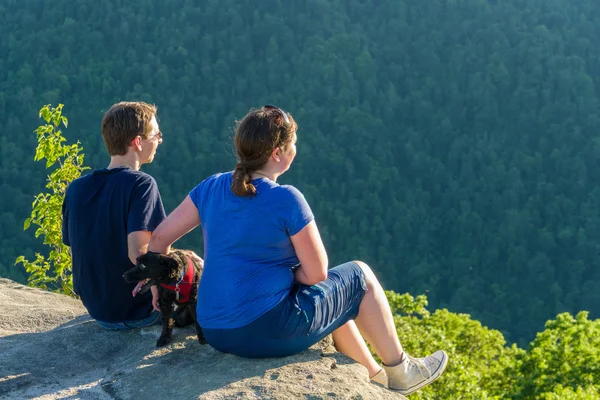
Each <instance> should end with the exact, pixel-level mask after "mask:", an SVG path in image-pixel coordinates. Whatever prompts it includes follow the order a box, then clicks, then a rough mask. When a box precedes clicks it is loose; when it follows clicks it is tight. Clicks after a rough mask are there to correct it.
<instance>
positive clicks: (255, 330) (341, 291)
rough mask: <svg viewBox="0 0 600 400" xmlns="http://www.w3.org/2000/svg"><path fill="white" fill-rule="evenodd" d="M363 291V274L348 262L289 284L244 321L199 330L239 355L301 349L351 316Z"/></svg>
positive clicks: (276, 354) (285, 353)
mask: <svg viewBox="0 0 600 400" xmlns="http://www.w3.org/2000/svg"><path fill="white" fill-rule="evenodd" d="M366 291H367V285H366V280H365V274H364V272H363V270H362V269H361V268H360V267H359V266H358V265H357V264H356V263H355V262H348V263H345V264H342V265H339V266H337V267H335V268H332V269H330V270H329V271H328V272H327V279H326V280H324V281H323V282H319V283H318V284H316V285H313V286H307V285H302V284H295V285H294V286H293V287H292V290H291V292H290V294H289V296H287V297H286V298H284V299H283V300H282V301H281V302H280V303H279V304H277V305H276V306H275V307H274V308H273V309H271V310H270V311H267V312H266V313H265V314H263V315H262V316H260V317H259V318H258V319H256V320H255V321H253V322H251V323H250V324H248V325H246V326H243V327H241V328H235V329H205V328H203V329H202V330H203V332H204V336H205V337H206V341H207V342H208V343H209V344H210V345H211V346H212V347H214V348H215V349H217V350H219V351H222V352H224V353H232V354H235V355H238V356H240V357H248V358H265V357H285V356H289V355H292V354H296V353H299V352H301V351H303V350H306V349H307V348H309V347H310V346H312V345H313V344H315V343H317V342H318V341H319V340H321V339H323V338H324V337H325V336H327V335H329V334H330V333H331V332H333V331H334V330H336V329H337V328H339V327H340V326H342V325H344V324H345V323H346V322H348V321H350V320H352V319H354V318H356V316H357V315H358V308H359V306H360V303H361V301H362V299H363V297H364V295H365V292H366Z"/></svg>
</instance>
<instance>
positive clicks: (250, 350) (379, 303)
mask: <svg viewBox="0 0 600 400" xmlns="http://www.w3.org/2000/svg"><path fill="white" fill-rule="evenodd" d="M297 128H298V126H297V124H296V122H295V121H294V119H293V118H292V116H291V115H290V114H288V113H286V112H284V111H283V110H281V109H279V108H277V107H275V106H264V107H262V108H260V109H257V110H251V111H250V112H249V113H248V114H247V115H246V116H245V117H244V118H243V119H242V120H241V121H240V122H239V123H238V126H237V129H236V133H235V139H234V142H235V147H236V150H237V157H238V163H237V165H236V166H235V170H234V171H233V172H229V173H224V174H216V175H213V176H211V177H209V178H207V179H206V180H204V181H203V182H201V183H200V184H199V185H198V186H196V187H195V188H194V189H192V191H191V192H190V193H189V195H188V196H187V197H186V198H185V200H184V201H183V202H182V203H181V204H180V205H179V206H178V207H177V208H176V209H175V210H174V211H173V213H172V214H171V215H169V216H168V217H167V219H166V220H165V221H164V222H163V223H161V224H160V226H159V227H158V228H157V229H156V230H155V231H154V232H153V234H152V238H151V240H150V245H149V250H151V251H156V252H162V253H167V252H168V251H169V248H170V246H171V245H172V244H173V243H174V242H175V241H176V240H177V239H179V238H180V237H181V236H183V235H185V234H186V233H188V232H189V231H190V230H192V229H194V228H195V227H196V226H198V225H199V224H202V229H203V231H202V232H203V236H204V256H205V260H204V262H205V264H204V265H205V267H204V272H203V276H202V280H201V282H200V288H199V294H198V313H197V314H198V323H199V324H200V325H201V326H202V329H203V331H204V335H205V336H206V340H207V341H208V343H209V344H210V345H211V346H213V347H214V348H216V349H217V350H220V351H223V352H227V353H233V354H236V355H238V356H241V357H283V356H287V355H290V354H294V353H298V352H300V351H303V350H305V349H307V348H308V347H309V346H311V345H312V344H314V343H316V342H317V341H319V340H321V339H322V338H323V337H325V336H326V335H328V334H330V333H332V334H333V340H334V342H335V346H336V348H337V349H338V351H340V352H342V353H344V354H346V355H348V356H349V357H351V358H352V359H354V360H356V361H357V362H359V363H361V364H362V365H364V366H365V367H366V368H367V370H368V371H369V376H370V378H371V379H372V380H374V381H375V382H378V383H380V384H382V385H384V386H386V387H389V388H390V389H392V390H395V391H398V392H400V393H402V394H410V393H412V392H414V391H416V390H418V389H420V388H422V387H423V386H425V385H427V384H429V383H431V382H433V380H435V379H436V378H438V377H439V376H440V375H441V374H442V372H443V371H444V369H445V368H446V364H447V360H448V357H447V355H446V353H445V352H443V351H437V352H435V353H433V354H432V355H430V356H428V357H425V358H423V359H417V358H413V357H411V356H409V355H407V354H406V353H405V352H404V351H403V350H402V347H401V346H400V342H399V340H398V336H397V334H396V328H395V326H394V319H393V317H392V313H391V311H390V307H389V304H388V302H387V299H386V297H385V294H384V291H383V289H382V288H381V285H380V284H379V282H378V281H377V278H376V277H375V275H374V274H373V272H372V271H371V269H370V268H369V267H368V266H367V265H366V264H365V263H363V262H360V261H353V262H348V263H345V264H342V265H340V266H337V267H335V268H332V269H330V270H328V269H327V263H328V260H327V253H326V252H325V248H324V246H323V242H322V241H321V237H320V235H319V231H318V229H317V225H316V223H315V221H314V217H313V214H312V211H311V209H310V207H309V205H308V203H307V202H306V200H305V199H304V196H303V195H302V194H301V193H300V192H299V191H298V190H297V189H296V188H294V187H293V186H288V185H283V186H281V185H278V184H277V183H276V182H277V178H278V177H279V176H280V175H281V174H283V173H284V172H285V171H287V170H288V169H289V167H290V165H291V163H292V161H293V160H294V157H295V156H296V131H297ZM155 306H156V302H155ZM361 334H362V336H361ZM363 336H364V338H365V339H366V340H367V341H368V342H369V343H371V345H372V346H373V349H374V350H375V351H376V352H377V354H378V355H379V357H380V358H381V360H382V362H383V368H382V367H380V366H379V365H378V364H377V362H376V361H375V360H374V359H373V357H372V356H371V354H370V352H369V349H368V348H367V346H366V344H365V341H364V340H363Z"/></svg>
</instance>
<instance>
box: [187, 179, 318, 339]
mask: <svg viewBox="0 0 600 400" xmlns="http://www.w3.org/2000/svg"><path fill="white" fill-rule="evenodd" d="M231 178H232V173H231V172H229V173H225V174H216V175H213V176H211V177H209V178H207V179H206V180H204V181H203V182H202V183H200V184H199V185H198V186H196V187H195V188H194V189H192V191H191V192H190V198H191V199H192V201H193V202H194V204H195V205H196V207H197V208H198V212H199V214H200V221H201V223H202V232H203V236H204V272H203V274H202V279H201V281H200V288H199V290H198V307H197V310H198V312H197V314H198V323H199V324H200V325H201V326H202V327H205V328H209V329H232V328H239V327H242V326H245V325H248V324H249V323H251V322H252V321H254V320H255V319H257V318H258V317H260V316H261V315H263V314H264V313H265V312H267V311H269V310H271V309H272V308H273V307H275V306H276V305H277V304H278V303H279V302H280V301H281V300H282V299H283V298H284V297H285V296H286V295H288V294H289V292H290V289H291V287H292V285H293V283H294V269H295V267H297V266H298V265H299V261H298V257H297V256H296V252H295V251H294V246H293V245H292V242H291V239H290V236H293V235H295V234H296V233H298V232H300V231H301V230H302V228H304V227H305V226H306V225H307V224H308V223H310V222H311V221H312V220H313V219H314V217H313V214H312V211H311V209H310V207H309V205H308V203H307V202H306V200H305V199H304V196H303V195H302V193H300V192H299V191H298V190H297V189H296V188H294V187H293V186H288V185H278V184H277V183H275V182H273V181H271V180H269V179H266V178H260V179H255V180H253V181H252V183H253V184H254V186H255V187H256V189H257V194H256V195H255V196H253V197H249V196H245V197H241V196H236V195H235V194H234V193H233V192H232V191H231Z"/></svg>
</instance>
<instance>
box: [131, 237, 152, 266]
mask: <svg viewBox="0 0 600 400" xmlns="http://www.w3.org/2000/svg"><path fill="white" fill-rule="evenodd" d="M151 236H152V232H150V231H136V232H131V233H130V234H129V235H127V255H128V256H129V260H130V261H131V263H132V264H133V265H135V264H137V258H138V257H139V256H141V255H142V254H146V253H147V252H148V243H149V242H150V237H151Z"/></svg>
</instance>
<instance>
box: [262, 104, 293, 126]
mask: <svg viewBox="0 0 600 400" xmlns="http://www.w3.org/2000/svg"><path fill="white" fill-rule="evenodd" d="M263 108H264V109H265V110H277V111H279V113H280V114H281V116H282V117H283V120H284V121H285V123H286V124H288V125H289V124H290V118H289V117H288V115H287V113H286V112H285V111H283V110H282V109H281V108H279V107H275V106H272V105H270V104H267V105H266V106H263Z"/></svg>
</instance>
